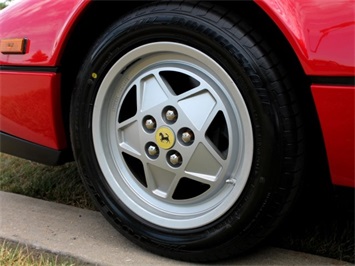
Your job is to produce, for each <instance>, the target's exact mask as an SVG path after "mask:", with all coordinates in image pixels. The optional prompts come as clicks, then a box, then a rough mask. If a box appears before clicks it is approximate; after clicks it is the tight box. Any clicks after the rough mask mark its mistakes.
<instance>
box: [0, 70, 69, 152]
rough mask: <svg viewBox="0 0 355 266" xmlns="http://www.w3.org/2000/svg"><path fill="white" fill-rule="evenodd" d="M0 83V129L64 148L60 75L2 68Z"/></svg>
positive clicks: (42, 143) (27, 138) (51, 146)
mask: <svg viewBox="0 0 355 266" xmlns="http://www.w3.org/2000/svg"><path fill="white" fill-rule="evenodd" d="M0 83H1V87H2V88H4V89H2V90H1V98H0V104H1V109H0V111H1V123H0V126H1V127H0V129H1V131H4V132H6V133H7V134H10V135H13V136H19V137H21V138H22V139H26V140H28V141H30V142H33V143H37V144H40V145H43V146H46V147H49V148H53V149H58V150H61V149H64V148H66V138H65V134H64V127H63V123H62V118H61V116H62V113H61V106H60V101H58V99H60V74H56V73H36V72H19V73H15V72H8V71H2V72H1V74H0ZM6 88H10V89H6Z"/></svg>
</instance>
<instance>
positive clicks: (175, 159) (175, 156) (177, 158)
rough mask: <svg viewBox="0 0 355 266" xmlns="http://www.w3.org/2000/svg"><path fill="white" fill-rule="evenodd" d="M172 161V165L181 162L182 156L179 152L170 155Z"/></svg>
mask: <svg viewBox="0 0 355 266" xmlns="http://www.w3.org/2000/svg"><path fill="white" fill-rule="evenodd" d="M170 163H171V164H172V165H177V164H179V163H181V157H180V156H179V155H178V154H176V153H173V154H172V155H170Z"/></svg>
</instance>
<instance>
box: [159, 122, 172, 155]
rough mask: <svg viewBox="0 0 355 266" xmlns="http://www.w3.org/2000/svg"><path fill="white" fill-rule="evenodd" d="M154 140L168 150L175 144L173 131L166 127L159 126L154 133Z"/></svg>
mask: <svg viewBox="0 0 355 266" xmlns="http://www.w3.org/2000/svg"><path fill="white" fill-rule="evenodd" d="M155 141H156V143H157V144H158V146H159V147H160V148H162V149H164V150H168V149H170V148H171V147H172V146H174V144H175V135H174V132H173V131H172V130H171V129H170V128H168V127H160V128H159V129H158V130H157V132H156V133H155Z"/></svg>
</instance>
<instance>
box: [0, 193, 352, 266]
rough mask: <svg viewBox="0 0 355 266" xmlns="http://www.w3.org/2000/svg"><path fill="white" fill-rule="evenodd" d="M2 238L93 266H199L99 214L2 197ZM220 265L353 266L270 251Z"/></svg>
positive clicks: (269, 248)
mask: <svg viewBox="0 0 355 266" xmlns="http://www.w3.org/2000/svg"><path fill="white" fill-rule="evenodd" d="M0 238H3V239H7V240H10V241H14V242H19V243H23V244H27V245H30V246H33V247H35V248H38V249H43V250H48V251H51V252H54V253H56V254H62V255H68V256H71V257H75V258H78V259H80V260H83V261H85V262H88V263H91V264H94V265H107V266H110V265H127V264H131V265H195V264H192V263H184V262H181V261H175V260H170V259H167V258H163V257H160V256H156V255H154V254H151V253H149V252H147V251H144V250H142V249H141V248H139V247H137V246H136V245H134V244H132V243H131V242H130V241H128V240H127V239H125V238H124V237H123V236H121V235H120V234H119V233H118V232H117V231H116V230H115V229H113V227H111V225H110V224H109V223H108V222H107V221H106V220H105V219H104V218H103V216H102V215H101V214H100V213H99V212H95V211H90V210H83V209H79V208H75V207H71V206H67V205H63V204H57V203H53V202H47V201H43V200H38V199H34V198H30V197H25V196H22V195H16V194H12V193H7V192H1V191H0ZM221 264H223V265H352V264H350V263H347V262H343V261H338V260H333V259H328V258H324V257H320V256H314V255H310V254H304V253H300V252H294V251H289V250H284V249H278V248H272V247H265V248H263V249H261V250H258V251H256V252H253V253H252V254H249V255H246V256H242V257H239V258H236V259H233V260H229V261H223V262H222V263H218V265H221Z"/></svg>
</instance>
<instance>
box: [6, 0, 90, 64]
mask: <svg viewBox="0 0 355 266" xmlns="http://www.w3.org/2000/svg"><path fill="white" fill-rule="evenodd" d="M88 3H89V1H88V0H70V1H53V0H41V1H37V0H29V1H18V2H16V3H15V4H14V6H12V7H11V10H10V9H8V8H5V9H4V10H3V11H1V12H2V13H1V16H0V25H2V26H1V31H0V38H1V39H5V38H17V37H19V38H26V39H27V40H28V48H27V52H26V54H23V55H11V54H10V55H9V54H1V53H0V65H16V66H57V65H58V63H59V62H58V60H59V58H60V55H61V52H62V48H63V46H64V45H65V42H66V41H67V38H68V33H69V32H70V30H71V28H72V26H73V24H74V23H75V21H76V19H77V17H78V16H79V15H80V14H81V12H82V11H83V10H84V8H85V6H86V5H87V4H88Z"/></svg>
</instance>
